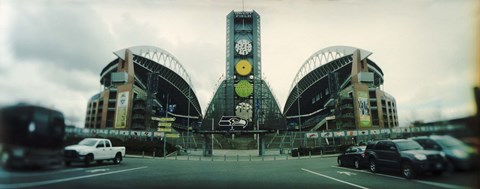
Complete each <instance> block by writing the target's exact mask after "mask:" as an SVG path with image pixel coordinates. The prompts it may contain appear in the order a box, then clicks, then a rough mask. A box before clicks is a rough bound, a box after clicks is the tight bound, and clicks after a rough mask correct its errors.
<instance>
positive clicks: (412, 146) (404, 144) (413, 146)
mask: <svg viewBox="0 0 480 189" xmlns="http://www.w3.org/2000/svg"><path fill="white" fill-rule="evenodd" d="M396 144H397V146H398V149H399V150H400V151H406V150H423V147H422V146H420V144H418V143H417V142H415V141H413V140H406V141H399V142H396Z"/></svg>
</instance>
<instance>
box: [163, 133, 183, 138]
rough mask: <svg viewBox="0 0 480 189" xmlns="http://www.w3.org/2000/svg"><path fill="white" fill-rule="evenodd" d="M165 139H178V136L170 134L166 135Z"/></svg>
mask: <svg viewBox="0 0 480 189" xmlns="http://www.w3.org/2000/svg"><path fill="white" fill-rule="evenodd" d="M166 137H167V138H180V134H178V133H177V134H171V133H168V134H166Z"/></svg>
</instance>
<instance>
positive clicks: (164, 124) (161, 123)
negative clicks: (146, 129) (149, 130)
mask: <svg viewBox="0 0 480 189" xmlns="http://www.w3.org/2000/svg"><path fill="white" fill-rule="evenodd" d="M158 126H159V127H171V126H172V123H169V122H160V123H158Z"/></svg>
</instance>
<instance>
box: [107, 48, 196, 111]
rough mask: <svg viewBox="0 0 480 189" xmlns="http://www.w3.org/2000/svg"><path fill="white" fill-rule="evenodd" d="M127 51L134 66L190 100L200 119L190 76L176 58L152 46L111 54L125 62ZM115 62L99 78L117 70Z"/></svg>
mask: <svg viewBox="0 0 480 189" xmlns="http://www.w3.org/2000/svg"><path fill="white" fill-rule="evenodd" d="M127 49H128V50H130V51H131V52H132V54H133V55H134V58H133V61H134V62H135V64H136V65H138V66H140V67H142V68H144V69H146V70H148V71H150V72H157V73H159V74H160V75H159V77H161V78H162V79H163V80H164V81H166V82H167V83H169V84H170V85H171V86H172V87H173V88H175V89H176V90H177V91H179V92H180V93H181V94H182V95H183V96H184V97H185V98H187V99H189V98H191V100H192V102H191V103H192V105H193V108H194V109H195V111H196V112H197V114H198V115H199V116H200V117H202V112H201V107H200V104H199V102H198V98H197V96H196V93H195V89H194V87H193V85H192V82H191V79H190V76H189V75H188V73H187V71H186V70H185V68H184V67H183V65H182V64H181V63H180V62H179V61H178V59H177V58H175V57H174V56H173V55H172V54H170V53H169V52H167V51H166V50H163V49H161V48H158V47H154V46H133V47H128V48H124V49H121V50H118V51H115V52H113V53H114V54H115V55H116V56H117V57H118V58H119V59H123V60H125V51H126V50H127ZM116 60H118V59H116ZM116 60H113V61H112V62H110V63H109V64H108V65H107V66H106V67H105V68H103V70H102V72H101V73H100V76H101V78H103V77H104V76H106V75H107V74H108V73H110V72H112V71H114V70H115V69H116V68H117V66H118V65H117V61H116ZM173 88H172V89H173ZM189 96H190V97H189Z"/></svg>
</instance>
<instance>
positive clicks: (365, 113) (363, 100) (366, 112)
mask: <svg viewBox="0 0 480 189" xmlns="http://www.w3.org/2000/svg"><path fill="white" fill-rule="evenodd" d="M357 95H358V97H357V102H358V115H359V117H360V127H371V126H372V123H371V121H370V104H369V99H368V93H367V92H364V91H358V92H357Z"/></svg>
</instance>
